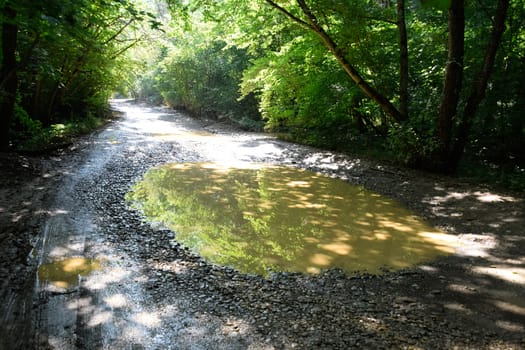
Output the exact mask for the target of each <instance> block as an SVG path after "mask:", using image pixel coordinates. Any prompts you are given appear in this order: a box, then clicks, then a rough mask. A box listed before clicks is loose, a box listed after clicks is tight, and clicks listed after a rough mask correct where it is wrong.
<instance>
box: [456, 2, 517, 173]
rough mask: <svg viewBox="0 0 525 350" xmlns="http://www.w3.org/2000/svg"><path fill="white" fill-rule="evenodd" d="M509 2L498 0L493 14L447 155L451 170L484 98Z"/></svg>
mask: <svg viewBox="0 0 525 350" xmlns="http://www.w3.org/2000/svg"><path fill="white" fill-rule="evenodd" d="M509 2H510V1H509V0H499V1H498V7H497V10H496V15H495V16H494V20H493V26H492V33H491V36H490V40H489V42H488V44H487V48H486V50H485V57H484V59H483V64H482V66H481V69H480V71H479V73H478V77H477V79H476V80H474V81H473V82H472V92H471V93H470V96H469V98H468V100H467V105H466V107H465V111H464V112H463V118H462V119H461V122H460V124H459V127H458V132H457V141H456V143H455V145H454V147H453V149H452V151H451V154H450V157H449V159H450V164H449V167H450V168H451V169H453V170H455V169H456V168H457V166H458V163H459V161H460V160H461V156H462V155H463V152H464V150H465V145H466V143H467V140H468V135H469V132H470V128H471V126H472V121H473V119H474V116H475V115H476V112H477V110H478V107H479V105H480V103H481V101H483V99H484V98H485V90H486V88H487V83H488V80H489V78H490V75H491V73H492V69H493V67H494V61H495V59H496V53H497V52H498V47H499V45H500V43H501V37H502V36H503V32H504V31H505V19H506V17H507V10H508V8H509Z"/></svg>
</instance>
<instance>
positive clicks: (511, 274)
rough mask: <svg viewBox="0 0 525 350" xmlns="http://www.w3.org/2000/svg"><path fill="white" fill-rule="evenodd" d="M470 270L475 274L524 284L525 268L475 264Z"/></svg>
mask: <svg viewBox="0 0 525 350" xmlns="http://www.w3.org/2000/svg"><path fill="white" fill-rule="evenodd" d="M472 270H473V271H474V272H475V273H477V274H481V275H488V276H491V277H494V278H497V279H501V280H504V281H507V282H512V283H517V284H523V285H525V268H519V267H516V266H512V265H495V266H489V267H484V266H476V267H474V268H473V269H472Z"/></svg>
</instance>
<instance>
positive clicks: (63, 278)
mask: <svg viewBox="0 0 525 350" xmlns="http://www.w3.org/2000/svg"><path fill="white" fill-rule="evenodd" d="M100 268H101V263H100V261H98V260H96V259H89V258H83V257H72V258H67V259H62V260H57V261H53V262H49V263H45V264H42V265H40V267H39V268H38V278H39V280H40V281H41V282H49V283H51V284H53V285H54V286H55V287H58V288H64V289H69V288H71V287H74V286H76V285H78V282H79V277H80V276H87V275H89V274H90V273H91V272H93V271H96V270H100Z"/></svg>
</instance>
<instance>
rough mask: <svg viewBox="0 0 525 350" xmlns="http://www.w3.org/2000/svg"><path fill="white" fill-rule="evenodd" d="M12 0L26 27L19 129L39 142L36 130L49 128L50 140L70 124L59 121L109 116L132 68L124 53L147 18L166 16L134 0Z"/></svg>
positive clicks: (20, 47)
mask: <svg viewBox="0 0 525 350" xmlns="http://www.w3.org/2000/svg"><path fill="white" fill-rule="evenodd" d="M9 3H10V5H11V6H13V7H14V9H15V10H16V11H17V17H16V25H17V26H18V30H19V34H18V43H17V52H18V54H19V65H18V67H17V70H18V71H17V76H18V80H19V81H18V95H19V96H20V97H21V99H20V101H19V107H20V108H21V109H23V110H24V111H26V112H27V113H26V114H25V115H24V116H23V117H22V118H21V117H19V116H18V117H16V118H15V119H16V120H17V121H16V122H17V123H18V128H15V129H13V131H14V132H15V135H14V136H15V138H16V142H21V143H24V142H25V141H23V140H24V139H27V140H28V142H33V141H34V140H35V137H33V136H34V135H41V136H40V139H42V140H40V141H42V142H45V141H46V140H47V141H49V140H53V139H55V138H57V137H58V136H60V135H61V134H62V133H64V132H62V131H61V132H57V130H56V128H55V129H54V128H53V127H52V125H60V124H63V123H64V121H70V120H81V119H86V123H84V122H81V123H80V124H76V123H73V124H67V125H71V126H72V127H73V126H75V125H77V126H79V127H80V126H81V125H85V124H86V125H88V124H91V122H90V121H89V120H90V119H91V118H92V116H97V115H98V116H103V115H104V112H105V107H106V105H107V100H108V98H109V96H111V93H112V92H113V90H115V88H116V87H117V86H118V85H120V84H121V82H122V76H123V75H122V74H121V73H120V72H121V71H125V70H126V67H125V65H126V61H125V60H124V59H123V53H125V52H126V51H127V50H128V49H129V48H131V47H133V46H134V45H136V44H137V43H139V42H140V41H141V40H144V37H143V32H144V30H143V27H144V26H149V27H151V28H158V26H159V24H160V23H159V22H158V21H157V20H156V19H155V17H154V16H153V15H152V14H151V13H150V12H147V11H145V10H142V9H139V8H138V7H137V6H136V5H135V4H134V3H133V2H132V1H128V0H109V1H107V0H95V1H87V0H81V1H73V0H67V1H64V0H61V1H58V0H49V1H41V0H36V1H29V0H21V1H17V2H16V3H15V2H9ZM0 92H1V91H0ZM29 120H32V121H33V122H29ZM20 123H22V124H20ZM31 123H33V124H34V125H41V126H42V128H43V129H45V130H47V132H46V133H44V132H42V131H41V130H38V129H37V128H35V127H31V126H30V125H33V124H31ZM68 123H69V122H68ZM16 126H17V125H15V127H16ZM70 133H74V132H69V131H67V132H65V134H70ZM44 134H48V135H47V136H45V137H44V136H43V135H44ZM29 140H33V141H29ZM40 141H38V142H40ZM21 146H22V147H25V146H23V145H21Z"/></svg>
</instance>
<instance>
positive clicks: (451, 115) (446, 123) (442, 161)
mask: <svg viewBox="0 0 525 350" xmlns="http://www.w3.org/2000/svg"><path fill="white" fill-rule="evenodd" d="M464 35H465V1H464V0H452V1H451V3H450V6H449V9H448V59H447V66H446V69H445V79H444V86H443V96H442V98H441V104H440V108H439V114H438V117H437V130H436V137H437V142H438V149H437V154H436V155H437V157H436V159H435V160H434V161H435V164H433V167H435V168H436V170H438V171H442V172H450V171H452V170H453V169H450V168H449V160H448V156H449V154H450V148H451V141H452V132H453V125H454V120H455V118H456V114H457V108H458V103H459V98H460V94H461V87H462V83H463V56H464V52H465V47H464V42H465V37H464Z"/></svg>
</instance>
